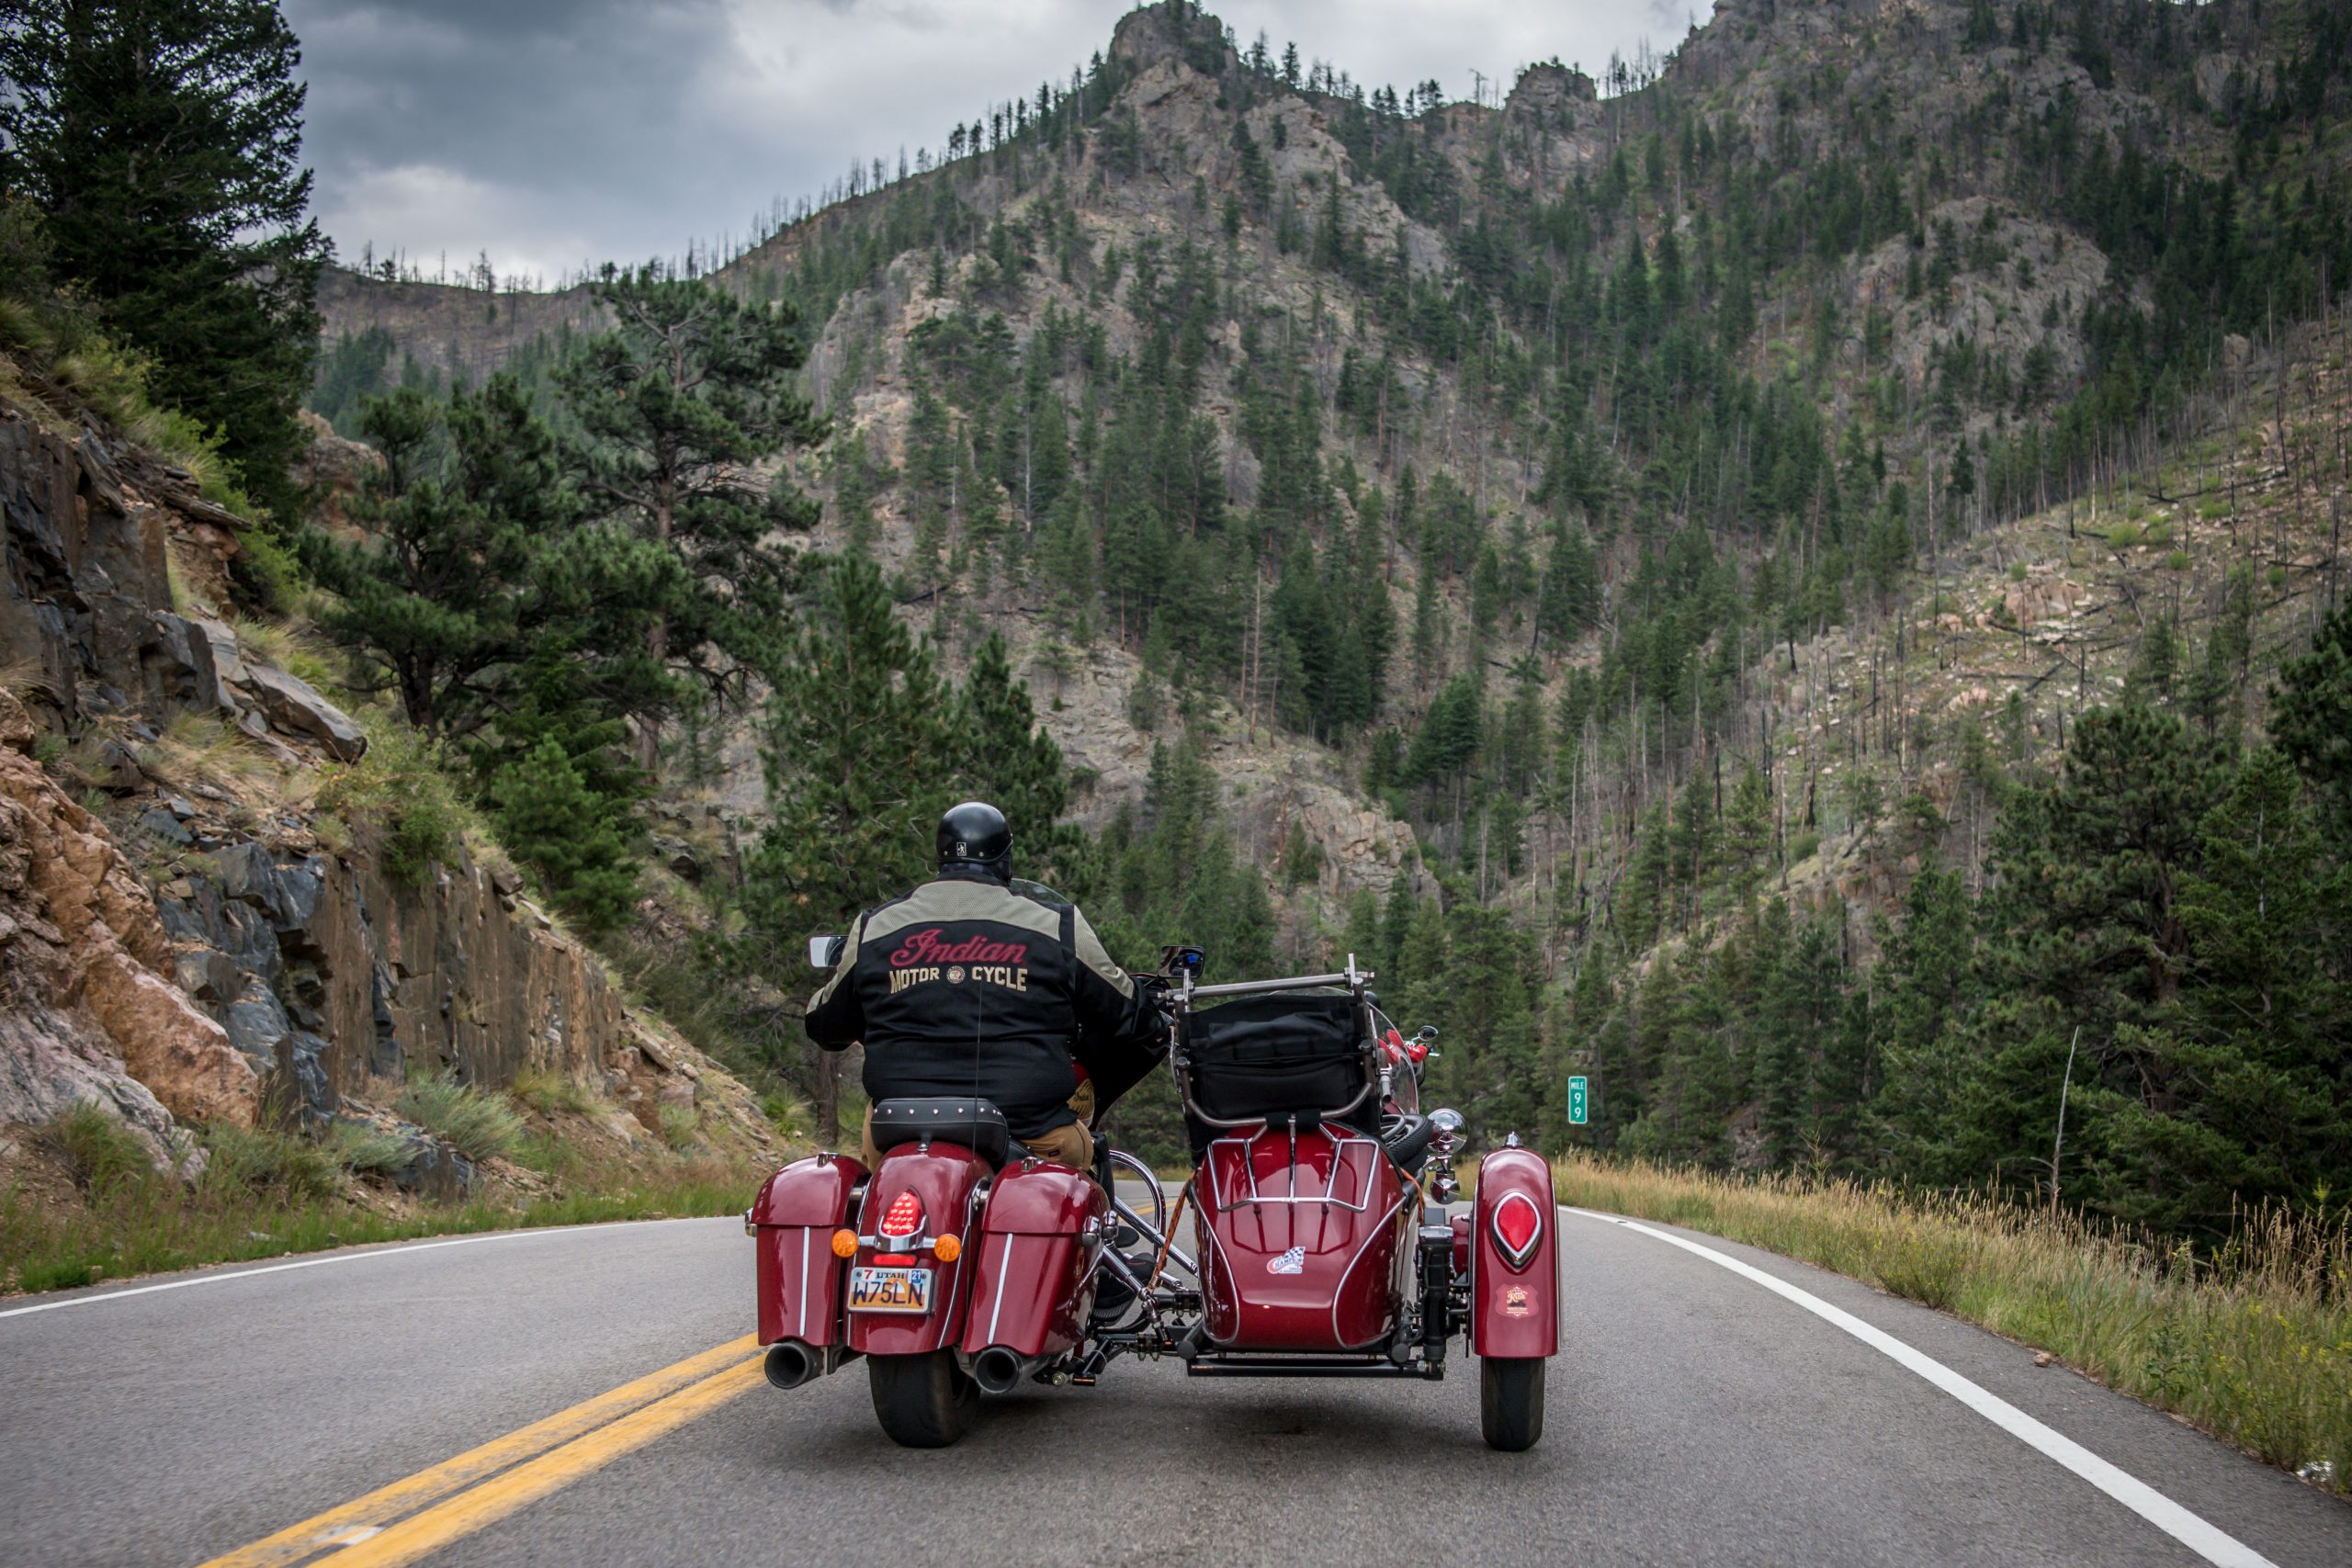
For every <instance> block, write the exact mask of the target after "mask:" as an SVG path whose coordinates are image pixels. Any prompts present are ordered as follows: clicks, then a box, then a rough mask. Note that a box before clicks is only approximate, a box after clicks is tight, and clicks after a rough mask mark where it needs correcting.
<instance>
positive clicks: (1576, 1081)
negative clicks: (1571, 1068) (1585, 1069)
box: [1568, 1075, 1585, 1127]
mask: <svg viewBox="0 0 2352 1568" xmlns="http://www.w3.org/2000/svg"><path fill="white" fill-rule="evenodd" d="M1584 1112H1585V1086H1584V1078H1583V1077H1582V1076H1581V1075H1579V1076H1578V1077H1572V1078H1570V1079H1569V1080H1568V1124H1569V1125H1570V1126H1573V1127H1581V1126H1583V1125H1584V1122H1585V1115H1584Z"/></svg>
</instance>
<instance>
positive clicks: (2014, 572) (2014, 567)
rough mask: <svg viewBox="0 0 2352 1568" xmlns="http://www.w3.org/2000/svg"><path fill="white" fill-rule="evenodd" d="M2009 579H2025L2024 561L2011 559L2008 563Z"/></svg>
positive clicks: (2017, 580)
mask: <svg viewBox="0 0 2352 1568" xmlns="http://www.w3.org/2000/svg"><path fill="white" fill-rule="evenodd" d="M2009 581H2011V582H2023V581H2025V562H2023V561H2021V560H2013V561H2011V562H2010V563H2009Z"/></svg>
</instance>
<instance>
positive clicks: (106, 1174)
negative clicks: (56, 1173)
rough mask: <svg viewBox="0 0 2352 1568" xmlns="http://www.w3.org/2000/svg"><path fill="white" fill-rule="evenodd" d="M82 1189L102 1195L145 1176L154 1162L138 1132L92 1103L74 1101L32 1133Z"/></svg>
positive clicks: (95, 1194) (75, 1184)
mask: <svg viewBox="0 0 2352 1568" xmlns="http://www.w3.org/2000/svg"><path fill="white" fill-rule="evenodd" d="M34 1136H35V1138H36V1140H37V1141H38V1142H39V1143H40V1146H41V1147H42V1148H43V1149H45V1150H46V1151H48V1152H49V1153H50V1154H51V1156H54V1157H55V1158H56V1159H57V1160H58V1162H59V1163H60V1164H62V1166H63V1167H64V1168H65V1170H66V1173H67V1174H68V1175H70V1176H71V1177H73V1179H74V1186H76V1187H78V1188H80V1189H81V1190H83V1191H84V1192H85V1193H89V1194H92V1195H94V1196H103V1195H104V1194H106V1193H107V1192H109V1191H112V1190H116V1189H118V1188H119V1187H121V1186H122V1185H123V1184H124V1183H126V1182H130V1181H136V1180H139V1179H142V1178H143V1177H145V1176H146V1174H147V1173H148V1171H149V1170H150V1169H152V1168H153V1160H152V1159H150V1157H149V1156H148V1153H147V1145H144V1144H142V1143H141V1142H140V1141H139V1136H138V1134H135V1133H133V1132H132V1131H131V1130H130V1128H128V1127H126V1126H124V1125H123V1124H122V1121H121V1119H120V1118H119V1117H116V1116H110V1115H108V1114H107V1112H106V1111H101V1110H99V1109H98V1108H97V1107H96V1106H95V1105H87V1104H84V1105H76V1106H74V1108H73V1109H72V1110H70V1111H66V1112H65V1113H64V1114H63V1115H62V1116H60V1117H58V1118H57V1119H56V1120H55V1121H53V1122H50V1123H49V1124H48V1125H47V1126H45V1127H43V1128H41V1129H40V1132H39V1133H37V1134H34Z"/></svg>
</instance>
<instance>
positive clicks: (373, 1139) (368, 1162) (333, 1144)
mask: <svg viewBox="0 0 2352 1568" xmlns="http://www.w3.org/2000/svg"><path fill="white" fill-rule="evenodd" d="M319 1146H320V1147H321V1148H322V1149H323V1150H324V1151H325V1153H326V1156H327V1157H328V1158H329V1159H331V1160H333V1161H334V1163H335V1164H337V1165H339V1166H341V1167H342V1168H344V1169H345V1170H346V1171H349V1172H350V1173H351V1174H352V1175H354V1176H390V1175H391V1174H392V1173H393V1172H394V1171H396V1170H399V1169H400V1168H401V1167H403V1166H405V1165H407V1164H408V1163H409V1161H410V1160H412V1159H413V1158H414V1157H415V1153H416V1151H415V1147H414V1145H412V1144H411V1143H410V1142H409V1140H408V1139H406V1138H403V1137H401V1135H400V1134H398V1133H390V1132H386V1131H385V1130H384V1129H383V1128H381V1127H376V1126H371V1125H369V1124H368V1123H367V1122H334V1123H332V1124H331V1125H329V1126H328V1128H327V1130H326V1134H325V1135H324V1136H322V1138H321V1139H320V1140H319Z"/></svg>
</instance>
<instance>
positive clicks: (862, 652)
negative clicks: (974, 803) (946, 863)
mask: <svg viewBox="0 0 2352 1568" xmlns="http://www.w3.org/2000/svg"><path fill="white" fill-rule="evenodd" d="M950 711H951V703H950V697H949V694H948V692H947V691H946V690H945V688H944V687H943V686H942V684H941V683H940V680H939V677H938V675H937V673H936V672H935V671H934V670H933V663H932V654H931V649H930V648H929V647H928V646H927V645H925V644H923V643H920V642H918V641H917V640H916V639H915V637H914V636H913V634H912V633H910V631H908V629H907V628H906V626H904V625H903V624H902V623H901V622H900V621H899V618H898V615H896V614H895V612H894V607H893V605H892V604H891V602H890V594H889V591H888V588H887V587H885V586H884V583H883V581H882V574H881V572H880V570H878V569H876V567H875V566H874V564H873V563H872V562H870V561H866V560H863V559H860V558H856V557H846V556H845V557H842V558H837V559H835V560H834V561H833V562H832V564H831V566H830V567H829V568H827V570H826V572H825V575H824V578H823V581H822V582H821V584H820V590H819V593H818V597H817V601H816V603H815V604H812V605H811V606H809V610H808V612H807V614H806V615H805V617H804V619H803V622H802V625H801V626H800V627H799V629H798V632H797V636H796V637H795V638H794V643H793V647H792V649H791V650H790V656H789V657H787V658H784V659H781V660H777V662H776V675H775V692H774V694H773V696H772V697H771V698H770V699H769V704H768V710H767V724H766V733H765V736H764V737H763V748H762V761H763V764H764V767H765V771H766V773H767V785H768V802H769V811H770V820H769V825H768V828H767V830H766V831H765V832H764V833H763V834H762V835H761V837H760V841H759V843H758V845H757V846H756V847H755V848H754V850H753V852H752V855H751V856H750V857H749V862H748V863H747V865H746V867H745V883H746V886H745V904H746V907H747V909H748V910H749V912H750V913H751V915H752V929H751V931H750V933H749V936H748V938H747V941H746V943H745V947H744V953H743V956H744V958H745V961H746V962H747V963H748V964H750V965H751V966H752V968H753V969H754V970H755V971H757V972H764V973H769V974H781V973H786V972H788V968H787V965H788V964H789V962H790V957H791V955H793V954H794V953H796V952H797V949H798V946H799V944H800V943H801V942H803V941H805V940H806V939H807V938H808V937H809V935H811V934H814V933H817V932H820V931H847V930H848V928H849V925H850V922H851V921H853V920H854V919H856V916H857V912H858V910H859V909H860V908H864V907H865V906H867V905H869V904H873V903H875V902H877V901H878V900H880V899H882V898H884V897H894V896H896V894H897V893H899V892H902V891H904V890H905V889H906V888H907V887H908V886H912V885H913V884H914V883H916V882H918V881H920V880H922V877H923V875H924V874H925V873H926V868H927V866H928V863H929V860H928V857H929V853H930V850H931V842H932V827H933V823H934V822H935V820H936V819H937V818H938V815H939V813H940V812H941V811H942V810H944V808H945V807H946V806H947V804H948V802H949V800H950V798H951V796H950V790H951V788H952V784H953V781H954V779H955V774H956V754H955V753H956V747H955V744H954V740H953V738H952V736H951V733H950V728H949V724H948V716H949V714H950ZM840 1068H841V1058H840V1057H839V1056H838V1055H825V1056H824V1057H822V1058H820V1061H819V1063H818V1064H817V1071H816V1073H815V1077H816V1082H817V1089H818V1097H817V1098H818V1114H819V1118H820V1124H821V1125H820V1136H822V1137H824V1138H826V1139H828V1140H831V1139H834V1138H837V1137H838V1136H839V1135H840V1124H839V1120H838V1118H839V1111H840V1091H839V1084H840V1077H839V1074H840Z"/></svg>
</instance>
